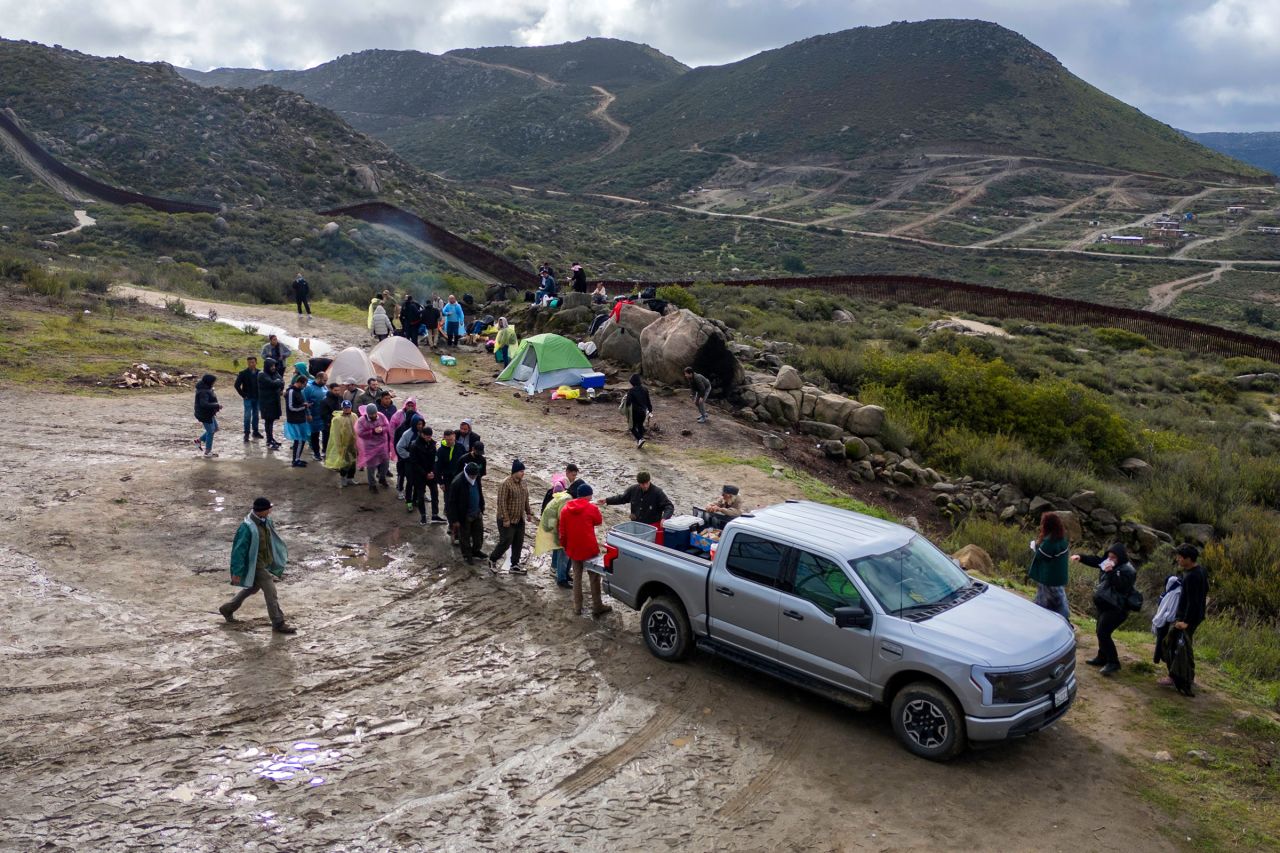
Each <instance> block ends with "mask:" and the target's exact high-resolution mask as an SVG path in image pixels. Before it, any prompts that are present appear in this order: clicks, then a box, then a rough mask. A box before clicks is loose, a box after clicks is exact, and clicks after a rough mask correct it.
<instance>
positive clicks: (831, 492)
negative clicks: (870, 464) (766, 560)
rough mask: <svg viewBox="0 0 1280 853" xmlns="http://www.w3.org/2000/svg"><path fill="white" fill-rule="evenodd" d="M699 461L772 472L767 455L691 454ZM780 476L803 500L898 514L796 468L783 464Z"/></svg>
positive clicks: (877, 514) (876, 514) (886, 517)
mask: <svg viewBox="0 0 1280 853" xmlns="http://www.w3.org/2000/svg"><path fill="white" fill-rule="evenodd" d="M692 455H693V456H694V457H695V458H697V459H698V460H699V461H700V462H704V463H706V464H707V465H715V466H718V467H722V466H732V465H742V466H745V467H747V468H754V469H756V470H757V471H760V472H762V473H764V474H772V473H773V472H774V465H773V461H772V460H770V459H769V458H768V457H766V456H748V457H742V456H732V455H730V454H727V453H717V452H715V451H697V452H694V453H693V454H692ZM782 477H783V478H784V479H786V480H787V481H788V482H791V483H794V484H795V485H796V487H797V488H799V489H800V493H801V494H803V495H804V497H805V500H810V501H815V502H817V503H821V504H826V505H827V506H834V507H837V508H839V509H847V510H850V511H852V512H860V513H862V514H863V515H870V516H873V517H875V518H883V519H884V520H886V521H897V520H898V519H897V517H896V516H894V515H893V514H892V513H890V512H888V511H886V510H883V509H881V508H880V507H877V506H872V505H871V504H868V503H865V502H863V501H860V500H858V499H857V498H853V497H850V496H849V495H846V494H843V493H842V492H840V491H839V490H837V489H835V488H832V487H831V486H829V485H827V484H826V483H824V482H823V481H822V480H819V479H818V478H817V477H815V476H813V475H812V474H809V473H806V472H804V471H799V470H796V469H795V468H783V469H782Z"/></svg>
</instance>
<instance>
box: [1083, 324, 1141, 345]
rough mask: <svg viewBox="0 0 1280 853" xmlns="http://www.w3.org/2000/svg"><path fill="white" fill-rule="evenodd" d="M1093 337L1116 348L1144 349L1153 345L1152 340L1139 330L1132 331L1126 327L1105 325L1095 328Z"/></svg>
mask: <svg viewBox="0 0 1280 853" xmlns="http://www.w3.org/2000/svg"><path fill="white" fill-rule="evenodd" d="M1093 337H1094V339H1095V340H1097V342H1098V343H1100V344H1102V345H1103V346H1107V347H1111V348H1112V349H1114V350H1120V351H1125V350H1135V349H1143V348H1146V347H1149V346H1151V342H1150V341H1148V340H1147V339H1146V338H1145V337H1143V336H1142V335H1140V334H1138V333H1137V332H1130V331H1128V330H1126V329H1115V328H1111V327H1109V326H1104V327H1103V328H1101V329H1094V330H1093Z"/></svg>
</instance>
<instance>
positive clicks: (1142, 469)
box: [1120, 456, 1151, 477]
mask: <svg viewBox="0 0 1280 853" xmlns="http://www.w3.org/2000/svg"><path fill="white" fill-rule="evenodd" d="M1120 470H1121V471H1123V472H1124V473H1126V474H1128V475H1129V476H1130V477H1145V476H1146V475H1147V474H1149V473H1150V472H1151V465H1150V464H1149V463H1147V462H1146V461H1144V460H1142V459H1139V458H1138V457H1136V456H1130V457H1129V458H1128V459H1126V460H1124V461H1123V462H1121V463H1120Z"/></svg>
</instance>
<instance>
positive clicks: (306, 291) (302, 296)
mask: <svg viewBox="0 0 1280 853" xmlns="http://www.w3.org/2000/svg"><path fill="white" fill-rule="evenodd" d="M290 289H291V290H292V291H293V298H294V301H296V302H297V303H298V316H299V317H301V316H302V309H303V308H304V307H305V308H306V309H307V316H308V317H310V316H311V285H309V284H307V280H306V279H305V278H303V277H302V273H301V272H299V273H298V275H297V276H296V277H295V278H294V279H293V284H292V285H290Z"/></svg>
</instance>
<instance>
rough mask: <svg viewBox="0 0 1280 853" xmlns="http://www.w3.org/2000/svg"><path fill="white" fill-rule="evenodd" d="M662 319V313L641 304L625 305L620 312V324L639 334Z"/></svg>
mask: <svg viewBox="0 0 1280 853" xmlns="http://www.w3.org/2000/svg"><path fill="white" fill-rule="evenodd" d="M660 319H662V315H661V314H659V313H658V312H657V311H650V310H649V309H648V308H645V307H643V306H641V305H623V306H622V310H621V311H619V312H618V324H619V325H620V326H625V327H626V328H628V329H630V330H631V331H633V332H635V333H636V334H637V335H639V334H640V333H641V332H643V331H644V330H645V329H647V328H648V327H649V326H651V325H652V324H654V323H656V322H658V320H660Z"/></svg>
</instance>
